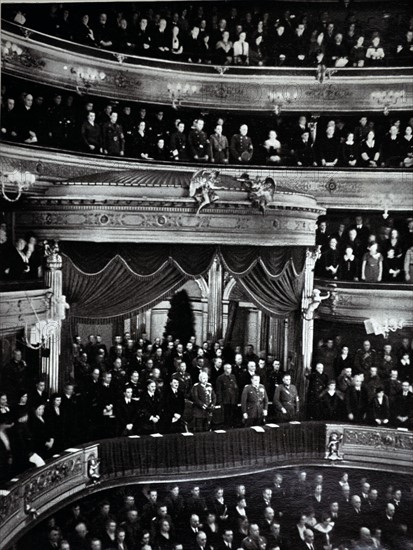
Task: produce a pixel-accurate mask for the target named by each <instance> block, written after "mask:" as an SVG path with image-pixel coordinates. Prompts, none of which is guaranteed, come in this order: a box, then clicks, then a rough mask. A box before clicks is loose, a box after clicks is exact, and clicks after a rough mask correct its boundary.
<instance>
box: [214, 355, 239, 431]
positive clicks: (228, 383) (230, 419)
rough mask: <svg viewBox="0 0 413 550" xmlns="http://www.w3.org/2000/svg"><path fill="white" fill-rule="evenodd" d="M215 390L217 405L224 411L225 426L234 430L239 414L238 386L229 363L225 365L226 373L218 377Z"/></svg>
mask: <svg viewBox="0 0 413 550" xmlns="http://www.w3.org/2000/svg"><path fill="white" fill-rule="evenodd" d="M215 388H216V391H217V403H218V405H221V407H223V409H224V426H227V427H228V428H233V427H234V423H235V414H236V412H237V403H238V384H237V379H236V378H235V376H234V375H233V374H232V367H231V365H230V364H229V363H226V364H225V365H224V372H223V374H220V375H219V376H218V378H217V381H216V386H215Z"/></svg>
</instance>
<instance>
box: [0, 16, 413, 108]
mask: <svg viewBox="0 0 413 550" xmlns="http://www.w3.org/2000/svg"><path fill="white" fill-rule="evenodd" d="M3 29H4V30H3V33H2V46H3V56H2V62H3V71H4V73H5V74H8V75H12V76H16V77H20V78H24V79H26V80H30V81H33V82H41V83H42V84H50V85H52V86H54V87H60V88H61V89H64V90H70V91H76V92H77V93H80V94H92V95H97V96H103V97H107V98H113V99H117V100H125V101H128V102H130V101H139V102H147V103H155V104H162V105H167V104H171V103H172V102H173V104H174V105H183V106H188V107H202V108H203V109H205V108H209V109H226V110H237V111H240V110H245V111H250V110H251V106H252V105H253V106H254V110H255V111H264V112H265V111H268V112H272V111H273V110H274V108H276V109H277V110H282V111H283V112H308V111H312V112H320V113H322V112H331V111H340V112H346V111H348V112H355V111H359V112H365V111H376V112H383V111H386V112H389V111H390V112H391V111H408V110H411V109H412V108H413V88H412V86H411V78H412V74H413V69H410V68H397V69H394V68H388V69H374V68H371V69H363V70H360V69H332V70H330V71H327V73H326V74H325V75H324V77H323V78H324V80H323V82H321V81H320V80H321V78H320V77H319V76H317V74H318V73H317V71H316V69H315V68H314V69H299V68H279V67H277V68H270V67H244V68H240V67H231V68H228V67H220V66H211V65H203V66H198V65H196V66H194V65H193V64H189V63H175V62H171V61H164V60H159V59H156V60H154V59H146V58H139V57H136V56H127V55H124V54H117V53H114V52H109V51H103V50H99V49H96V48H89V47H86V46H81V45H78V44H74V43H71V42H68V41H65V40H61V39H58V38H54V37H50V36H47V35H43V34H42V33H38V32H36V31H32V30H30V29H24V28H21V27H19V26H17V25H14V24H12V23H7V22H4V23H3ZM4 48H6V49H4ZM329 77H330V78H329Z"/></svg>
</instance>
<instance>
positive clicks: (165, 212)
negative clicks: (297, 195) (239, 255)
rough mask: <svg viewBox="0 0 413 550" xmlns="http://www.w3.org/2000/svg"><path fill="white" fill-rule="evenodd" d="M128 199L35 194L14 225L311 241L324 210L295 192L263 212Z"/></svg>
mask: <svg viewBox="0 0 413 550" xmlns="http://www.w3.org/2000/svg"><path fill="white" fill-rule="evenodd" d="M128 202H129V203H130V204H111V202H110V201H106V204H95V203H94V201H91V200H82V201H74V203H75V204H73V201H71V200H66V201H65V200H63V199H59V200H55V199H52V200H50V201H49V200H47V199H37V200H35V201H33V202H32V201H31V202H30V203H28V204H24V205H22V207H21V208H20V209H19V210H18V211H16V213H15V224H16V231H17V232H26V231H28V230H32V231H35V232H36V234H37V235H38V237H39V238H51V239H59V240H78V241H87V240H92V241H112V242H136V241H141V242H177V241H179V242H182V243H193V244H197V243H199V242H201V241H202V242H203V243H205V244H234V243H238V244H255V245H263V246H266V245H268V246H274V245H291V246H293V245H294V246H296V245H298V246H312V245H314V238H315V237H314V235H315V223H316V220H317V218H318V216H319V215H320V213H322V212H324V210H323V209H320V208H317V207H316V205H315V201H313V200H311V199H309V202H310V203H311V202H312V203H313V204H312V205H311V206H310V207H309V208H305V207H303V206H298V207H295V206H294V204H293V202H294V199H293V198H292V200H291V201H290V204H289V205H285V206H282V207H280V208H279V209H277V207H275V208H273V209H268V210H267V213H266V215H265V216H263V215H262V214H261V213H259V212H258V211H257V210H255V209H253V208H252V207H251V206H249V205H248V203H246V202H243V203H240V204H235V205H232V204H231V203H230V202H226V203H224V204H217V203H215V204H214V205H213V206H209V207H208V208H205V209H204V210H203V211H202V213H201V214H199V215H196V205H194V204H193V203H192V202H190V203H189V204H188V199H183V200H182V201H179V200H177V199H175V200H174V201H168V202H166V201H164V202H163V203H162V202H151V201H149V200H147V201H145V204H141V203H140V202H139V201H137V200H135V201H128ZM234 206H235V208H234ZM237 207H238V208H237Z"/></svg>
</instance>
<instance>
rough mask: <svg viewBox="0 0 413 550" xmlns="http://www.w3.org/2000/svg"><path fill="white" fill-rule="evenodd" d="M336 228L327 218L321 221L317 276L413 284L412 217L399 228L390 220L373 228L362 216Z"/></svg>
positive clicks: (318, 239) (343, 279) (345, 279)
mask: <svg viewBox="0 0 413 550" xmlns="http://www.w3.org/2000/svg"><path fill="white" fill-rule="evenodd" d="M333 227H334V230H333ZM333 227H329V224H328V221H327V220H326V219H324V218H323V219H321V220H319V222H318V228H317V231H316V245H317V247H318V250H319V256H318V259H317V263H316V267H315V274H316V276H318V277H323V278H326V279H332V280H341V281H365V282H368V283H377V282H386V283H402V282H406V283H409V284H412V282H413V219H412V218H408V219H407V220H406V221H405V222H404V223H401V224H399V229H397V228H396V227H395V226H394V220H393V219H391V218H389V219H388V220H387V221H386V223H384V224H382V225H381V226H379V227H377V228H376V229H374V228H370V227H369V226H368V225H367V224H366V223H365V221H364V219H363V216H360V215H359V216H356V217H355V220H354V222H353V223H350V224H347V225H346V224H345V223H338V224H334V226H333Z"/></svg>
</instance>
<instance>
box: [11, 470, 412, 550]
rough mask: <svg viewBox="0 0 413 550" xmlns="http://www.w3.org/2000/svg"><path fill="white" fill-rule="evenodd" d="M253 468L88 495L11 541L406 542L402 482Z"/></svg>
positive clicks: (305, 546) (269, 545)
mask: <svg viewBox="0 0 413 550" xmlns="http://www.w3.org/2000/svg"><path fill="white" fill-rule="evenodd" d="M256 477H257V476H251V477H249V478H247V479H246V480H245V481H244V480H243V479H242V478H238V480H237V481H235V480H234V479H227V480H223V482H222V485H219V484H217V483H216V482H215V484H214V486H212V484H211V483H209V484H208V483H205V482H203V483H199V484H196V483H192V484H190V486H189V487H188V486H182V484H176V483H171V484H170V485H169V486H167V487H165V486H162V485H159V486H156V485H144V486H143V487H141V488H138V487H136V486H135V487H134V486H132V487H128V488H127V489H124V488H122V491H120V490H118V491H113V490H112V491H111V492H110V493H109V494H107V495H105V497H103V498H102V497H100V499H99V500H97V498H96V495H94V496H92V497H89V498H87V499H86V500H83V501H81V502H80V503H79V502H75V503H74V504H72V505H71V506H68V507H67V508H66V509H63V510H62V511H61V512H59V513H57V514H54V515H53V516H52V517H50V518H48V520H46V521H44V522H43V523H42V524H41V525H39V526H38V527H36V528H35V529H34V530H32V531H31V533H30V541H29V540H28V537H26V541H25V540H23V541H22V545H21V546H20V545H19V546H18V548H19V549H20V548H21V549H22V550H27V548H28V546H27V542H29V544H30V550H40V549H42V550H43V549H44V548H56V550H228V549H233V550H238V549H239V550H309V549H311V548H312V549H313V550H326V549H327V550H345V549H347V550H363V549H373V548H374V549H377V550H409V548H411V544H412V529H411V522H409V514H411V512H412V502H411V498H410V497H411V495H410V493H409V489H408V488H406V487H404V486H403V488H400V487H399V485H396V484H392V483H391V482H390V483H389V480H388V479H386V480H385V481H384V480H383V478H382V479H380V478H379V474H378V473H371V474H369V476H368V477H366V476H361V475H360V474H356V473H353V472H352V473H350V474H349V473H347V472H345V471H341V472H337V471H335V472H332V471H329V472H323V471H322V470H321V469H320V470H318V471H317V470H315V471H314V473H313V472H312V473H311V474H310V473H309V472H307V471H305V470H299V471H297V472H285V471H284V470H273V471H272V472H271V473H269V474H268V475H267V476H266V479H265V480H257V479H256ZM251 478H252V479H251ZM252 480H253V481H252Z"/></svg>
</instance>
